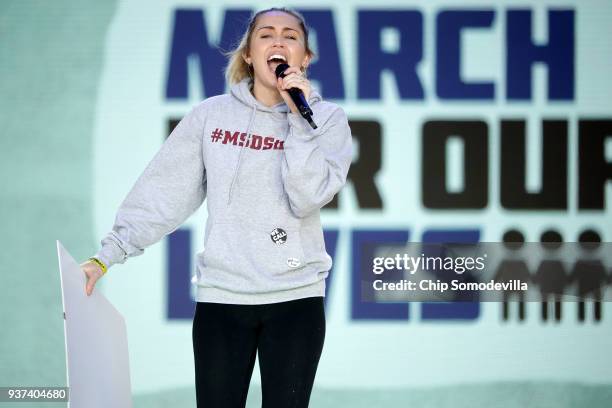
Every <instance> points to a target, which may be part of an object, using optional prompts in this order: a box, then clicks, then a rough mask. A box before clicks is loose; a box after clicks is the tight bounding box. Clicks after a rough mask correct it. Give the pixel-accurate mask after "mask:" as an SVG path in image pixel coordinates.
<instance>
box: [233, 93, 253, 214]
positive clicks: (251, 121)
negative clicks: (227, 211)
mask: <svg viewBox="0 0 612 408" xmlns="http://www.w3.org/2000/svg"><path fill="white" fill-rule="evenodd" d="M255 112H257V105H256V104H253V111H252V112H251V118H250V119H249V125H248V126H247V131H246V138H245V140H244V143H243V144H242V147H241V148H240V153H238V162H237V163H236V169H235V170H234V176H233V177H232V183H231V184H230V189H229V194H228V197H227V204H228V205H229V204H230V203H231V202H232V191H233V190H234V183H235V182H236V176H238V171H239V170H240V159H241V158H242V151H243V150H244V146H246V145H247V143H248V141H249V140H250V139H251V126H252V125H253V121H254V120H255Z"/></svg>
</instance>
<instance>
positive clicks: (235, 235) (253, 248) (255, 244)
mask: <svg viewBox="0 0 612 408" xmlns="http://www.w3.org/2000/svg"><path fill="white" fill-rule="evenodd" d="M203 263H204V265H205V266H206V267H209V268H212V269H219V270H222V271H224V272H227V273H228V274H235V275H239V276H241V277H242V278H248V279H250V280H253V281H254V282H253V283H256V281H257V278H258V277H262V278H268V279H269V278H282V277H283V276H284V274H291V272H292V271H295V270H297V269H300V268H302V267H303V266H304V264H305V257H304V250H303V247H302V242H301V239H300V233H299V227H288V226H283V225H279V226H272V225H260V224H254V223H251V222H248V221H244V220H234V221H233V222H223V221H221V222H216V223H214V224H213V226H212V227H211V230H210V234H209V237H208V240H207V242H206V246H205V248H204V254H203Z"/></svg>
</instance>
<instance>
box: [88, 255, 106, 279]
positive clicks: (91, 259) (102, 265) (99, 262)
mask: <svg viewBox="0 0 612 408" xmlns="http://www.w3.org/2000/svg"><path fill="white" fill-rule="evenodd" d="M88 261H92V262H95V263H96V264H97V265H98V266H99V267H100V268H102V275H104V274H105V273H106V271H107V270H108V268H107V267H106V265H104V262H102V261H101V260H99V259H98V258H94V257H91V258H89V259H88Z"/></svg>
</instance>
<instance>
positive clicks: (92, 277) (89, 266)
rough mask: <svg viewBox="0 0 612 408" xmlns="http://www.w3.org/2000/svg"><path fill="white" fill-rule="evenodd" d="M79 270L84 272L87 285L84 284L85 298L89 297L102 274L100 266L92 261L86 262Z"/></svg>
mask: <svg viewBox="0 0 612 408" xmlns="http://www.w3.org/2000/svg"><path fill="white" fill-rule="evenodd" d="M81 270H82V271H83V272H85V276H87V283H86V284H85V293H87V296H89V295H91V292H93V289H94V286H95V285H96V282H97V281H98V279H100V278H101V277H102V276H103V275H104V272H103V271H102V268H101V267H100V265H98V264H97V263H95V262H93V261H86V262H83V263H82V264H81Z"/></svg>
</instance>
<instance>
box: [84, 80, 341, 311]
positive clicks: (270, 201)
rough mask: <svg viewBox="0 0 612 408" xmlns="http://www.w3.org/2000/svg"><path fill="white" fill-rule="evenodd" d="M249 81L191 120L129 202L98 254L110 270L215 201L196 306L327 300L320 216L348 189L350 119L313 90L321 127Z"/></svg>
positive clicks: (203, 106) (203, 105)
mask: <svg viewBox="0 0 612 408" xmlns="http://www.w3.org/2000/svg"><path fill="white" fill-rule="evenodd" d="M249 85H250V83H249V80H248V79H245V80H243V81H242V82H240V83H238V84H235V85H233V86H232V87H231V90H230V93H228V94H224V95H219V96H214V97H211V98H208V99H206V100H204V101H202V102H200V103H199V104H198V105H197V106H196V107H194V108H193V109H192V110H191V111H190V112H189V113H188V114H187V115H186V116H185V117H184V118H183V119H182V120H181V122H180V123H179V124H178V125H177V126H176V128H175V129H174V131H173V132H172V134H171V135H170V136H169V137H168V139H167V140H166V141H165V142H164V144H163V146H162V147H161V149H160V151H159V152H158V153H157V154H156V155H155V157H154V158H153V159H152V161H151V162H150V163H149V165H148V166H147V167H146V169H145V170H144V172H143V174H142V175H141V176H140V177H139V178H138V180H137V181H136V183H135V185H134V187H133V188H132V190H131V191H130V192H129V193H128V195H127V197H126V198H125V200H124V201H123V203H122V204H121V206H120V208H119V209H118V211H117V215H116V218H115V224H114V226H113V228H112V231H110V232H109V233H108V234H107V236H106V237H104V239H103V240H102V241H101V244H102V248H101V249H100V251H99V252H98V253H97V254H96V255H95V256H96V257H98V258H99V259H100V260H102V261H103V262H104V263H106V264H107V265H108V266H109V267H110V266H112V265H113V264H116V263H123V262H125V261H126V259H127V258H129V257H131V256H138V255H141V254H142V253H143V251H144V249H145V248H146V247H148V246H149V245H152V244H153V243H155V242H157V241H159V240H160V239H161V238H162V237H164V236H165V235H166V234H169V233H170V232H172V231H174V230H175V229H176V228H178V227H179V226H180V225H181V224H182V223H183V222H184V221H185V219H187V218H188V217H189V216H190V215H191V214H192V213H193V212H194V211H195V210H196V209H197V208H198V207H199V206H200V205H201V204H202V202H203V201H204V199H205V198H207V200H206V201H207V208H208V220H207V223H206V229H205V236H204V243H205V244H204V249H203V250H202V251H200V252H199V253H198V254H197V255H196V277H197V282H194V283H196V284H197V296H196V300H197V301H200V302H219V303H236V304H263V303H274V302H282V301H286V300H293V299H299V298H304V297H310V296H324V295H325V278H326V277H327V275H328V273H329V269H330V268H331V265H332V260H331V258H330V256H329V255H328V254H327V252H326V250H325V244H324V241H323V230H322V227H321V221H320V213H319V209H320V208H321V207H322V206H324V205H325V204H327V203H328V202H329V201H331V199H332V198H333V196H334V195H335V194H336V193H337V192H338V191H339V190H340V189H341V188H342V186H343V185H344V183H345V181H346V176H347V173H348V169H349V166H350V163H351V160H352V138H351V131H350V128H349V126H348V121H347V117H346V114H345V113H344V111H343V110H342V109H341V108H340V107H339V106H338V105H336V104H334V103H331V102H327V101H323V100H322V98H321V96H320V95H319V93H317V92H316V90H313V91H312V92H311V95H310V97H309V101H308V102H309V104H310V107H311V108H312V110H313V112H314V115H313V119H314V121H315V122H316V123H317V125H318V128H317V129H316V130H313V129H312V128H311V127H310V126H309V125H308V123H307V122H306V121H305V120H304V119H303V118H302V117H301V116H299V115H298V114H294V113H291V112H290V111H289V110H288V107H287V105H286V104H285V103H284V102H281V103H279V104H277V105H275V106H273V107H266V106H265V105H263V104H261V103H260V102H258V101H257V100H256V99H255V98H254V96H253V95H252V94H251V92H250V90H249Z"/></svg>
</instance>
